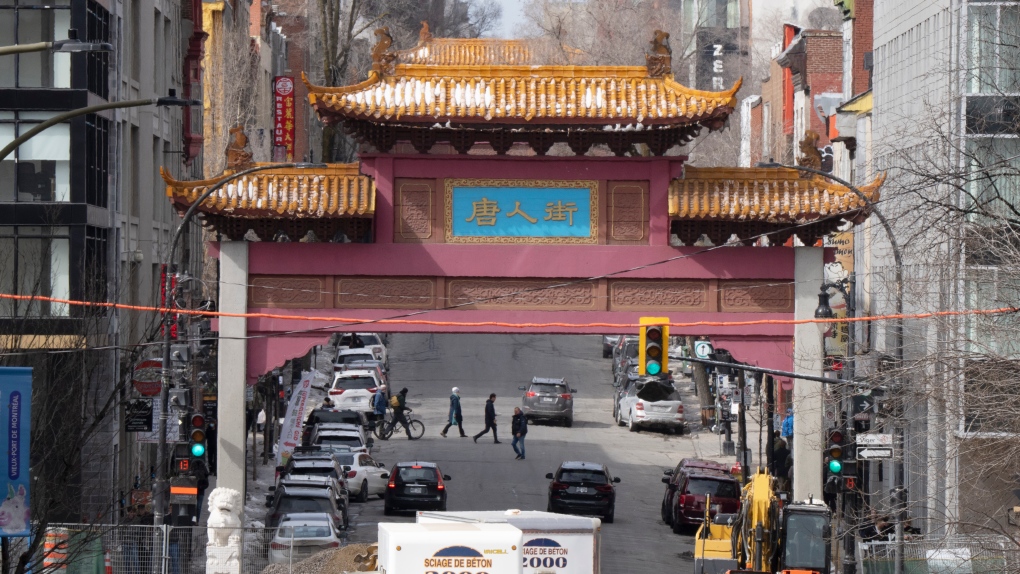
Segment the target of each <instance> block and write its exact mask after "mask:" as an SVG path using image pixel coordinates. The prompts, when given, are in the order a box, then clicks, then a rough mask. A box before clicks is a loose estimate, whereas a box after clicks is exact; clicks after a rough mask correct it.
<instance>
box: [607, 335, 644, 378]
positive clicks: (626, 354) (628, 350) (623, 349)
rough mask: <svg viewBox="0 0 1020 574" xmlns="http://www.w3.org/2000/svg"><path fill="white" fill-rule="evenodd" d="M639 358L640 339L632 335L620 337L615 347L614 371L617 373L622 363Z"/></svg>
mask: <svg viewBox="0 0 1020 574" xmlns="http://www.w3.org/2000/svg"><path fill="white" fill-rule="evenodd" d="M637 356H638V338H637V337H634V336H630V335H626V336H622V337H620V340H619V341H617V342H616V346H614V347H613V365H612V371H613V372H614V373H615V372H616V371H617V368H618V367H619V363H620V361H625V360H626V359H636V358H637Z"/></svg>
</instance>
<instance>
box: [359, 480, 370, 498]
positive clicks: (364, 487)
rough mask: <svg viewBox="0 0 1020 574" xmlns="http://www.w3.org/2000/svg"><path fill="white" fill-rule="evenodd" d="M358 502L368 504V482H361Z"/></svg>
mask: <svg viewBox="0 0 1020 574" xmlns="http://www.w3.org/2000/svg"><path fill="white" fill-rule="evenodd" d="M357 500H358V502H368V481H367V480H362V481H361V492H359V493H358V498H357Z"/></svg>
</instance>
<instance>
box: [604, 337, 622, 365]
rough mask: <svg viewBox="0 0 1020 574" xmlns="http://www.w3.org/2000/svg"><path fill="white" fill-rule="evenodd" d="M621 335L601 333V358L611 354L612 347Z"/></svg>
mask: <svg viewBox="0 0 1020 574" xmlns="http://www.w3.org/2000/svg"><path fill="white" fill-rule="evenodd" d="M622 336H623V335H602V358H603V359H608V358H609V357H612V356H613V347H615V346H616V344H617V343H619V342H620V337H622Z"/></svg>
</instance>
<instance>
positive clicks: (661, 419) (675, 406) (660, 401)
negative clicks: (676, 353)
mask: <svg viewBox="0 0 1020 574" xmlns="http://www.w3.org/2000/svg"><path fill="white" fill-rule="evenodd" d="M616 424H618V425H620V426H624V425H627V428H629V429H630V431H631V432H637V431H638V430H640V429H642V428H662V429H665V430H667V431H672V432H674V433H676V434H683V432H684V427H685V426H686V425H687V421H686V420H685V419H684V402H683V399H682V398H681V397H680V393H678V392H677V391H676V389H675V388H673V385H672V384H670V383H669V382H668V381H660V380H658V379H644V380H637V381H635V382H634V383H633V384H631V385H630V386H629V387H628V389H627V392H625V393H623V394H622V395H621V396H620V403H619V407H618V408H617V410H616Z"/></svg>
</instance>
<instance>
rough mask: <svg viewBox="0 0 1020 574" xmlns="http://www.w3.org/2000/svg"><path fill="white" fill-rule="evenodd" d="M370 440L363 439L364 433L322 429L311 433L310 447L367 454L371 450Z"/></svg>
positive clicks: (371, 441)
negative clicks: (342, 449)
mask: <svg viewBox="0 0 1020 574" xmlns="http://www.w3.org/2000/svg"><path fill="white" fill-rule="evenodd" d="M373 442H374V441H373V440H372V439H368V440H366V439H365V435H364V432H363V431H362V430H361V429H360V428H359V429H358V430H340V429H323V430H320V431H316V432H313V433H312V445H313V446H322V447H324V448H330V449H334V448H338V447H342V448H345V449H350V451H351V452H369V451H370V450H372V445H373Z"/></svg>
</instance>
